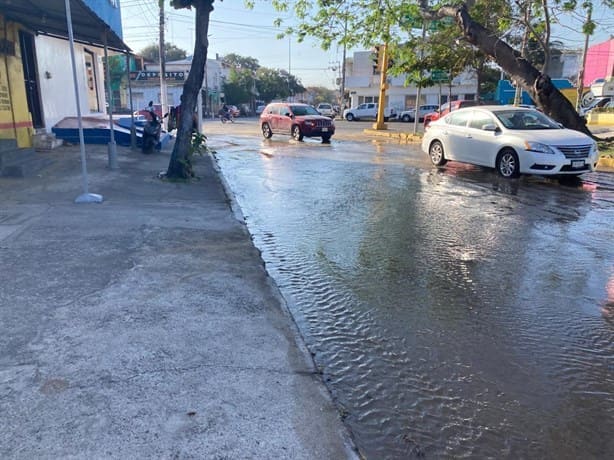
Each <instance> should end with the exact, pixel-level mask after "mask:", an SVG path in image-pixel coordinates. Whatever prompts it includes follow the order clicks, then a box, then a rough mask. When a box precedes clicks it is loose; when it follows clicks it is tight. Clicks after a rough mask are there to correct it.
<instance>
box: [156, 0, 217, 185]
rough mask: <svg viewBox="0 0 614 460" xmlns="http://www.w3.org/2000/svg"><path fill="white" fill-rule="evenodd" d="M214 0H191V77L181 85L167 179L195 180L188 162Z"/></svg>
mask: <svg viewBox="0 0 614 460" xmlns="http://www.w3.org/2000/svg"><path fill="white" fill-rule="evenodd" d="M213 1H214V0H194V1H193V2H192V6H194V7H195V9H196V24H195V26H196V41H195V43H194V54H193V56H192V65H191V67H190V73H189V74H188V78H187V80H186V82H185V83H184V85H183V95H182V97H181V99H182V100H181V119H180V125H179V126H178V127H177V140H176V141H175V147H174V148H173V153H172V155H171V159H170V162H169V164H168V170H167V171H166V177H168V178H169V179H189V178H191V177H193V176H194V173H193V171H192V164H191V162H190V156H191V151H190V149H191V144H192V123H193V120H194V110H195V109H196V102H197V100H198V93H199V92H200V89H201V87H202V85H203V79H204V77H205V64H206V63H207V49H208V47H209V39H208V38H207V36H208V34H209V16H210V14H211V11H213Z"/></svg>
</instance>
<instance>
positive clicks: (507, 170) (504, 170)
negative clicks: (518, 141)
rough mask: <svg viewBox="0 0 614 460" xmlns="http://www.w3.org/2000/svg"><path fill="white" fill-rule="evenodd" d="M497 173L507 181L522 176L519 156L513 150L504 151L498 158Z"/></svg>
mask: <svg viewBox="0 0 614 460" xmlns="http://www.w3.org/2000/svg"><path fill="white" fill-rule="evenodd" d="M496 166H497V172H498V173H499V174H500V175H501V176H502V177H505V178H506V179H510V178H513V177H518V176H519V174H520V163H519V161H518V155H516V152H514V150H512V149H503V150H501V152H500V153H499V155H498V156H497V163H496Z"/></svg>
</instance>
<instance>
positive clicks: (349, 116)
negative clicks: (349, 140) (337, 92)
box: [345, 113, 354, 121]
mask: <svg viewBox="0 0 614 460" xmlns="http://www.w3.org/2000/svg"><path fill="white" fill-rule="evenodd" d="M345 119H346V120H347V121H354V115H352V114H351V113H348V114H347V115H346V116H345Z"/></svg>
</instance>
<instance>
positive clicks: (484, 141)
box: [422, 106, 599, 178]
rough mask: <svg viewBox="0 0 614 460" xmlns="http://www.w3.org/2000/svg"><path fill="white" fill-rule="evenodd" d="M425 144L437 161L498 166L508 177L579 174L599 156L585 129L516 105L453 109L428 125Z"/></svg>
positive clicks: (424, 138) (435, 161)
mask: <svg viewBox="0 0 614 460" xmlns="http://www.w3.org/2000/svg"><path fill="white" fill-rule="evenodd" d="M422 150H423V151H424V152H425V153H427V154H428V155H429V157H430V159H431V162H432V163H433V164H434V165H435V166H443V165H444V164H445V163H446V162H447V161H448V160H452V161H459V162H463V163H470V164H474V165H479V166H487V167H490V168H495V169H496V170H497V172H498V173H499V174H500V175H501V176H503V177H506V178H510V177H517V176H518V175H520V174H537V175H543V176H559V175H560V176H563V175H575V176H577V175H580V174H583V173H586V172H590V171H593V170H594V169H595V167H596V166H597V161H598V159H599V151H598V150H597V143H596V142H595V141H593V140H592V139H591V138H590V137H589V136H587V135H586V134H583V133H581V132H578V131H574V130H571V129H566V128H563V127H562V126H561V125H560V124H559V123H557V122H555V121H554V120H552V119H551V118H549V117H547V116H546V115H544V114H543V113H541V112H539V111H537V110H533V109H527V108H520V107H512V106H479V107H468V108H465V109H459V110H455V111H453V112H451V113H449V114H448V115H446V116H445V117H443V118H440V119H439V120H437V121H434V122H432V123H431V124H430V125H429V127H428V129H427V130H426V132H425V133H424V137H423V138H422Z"/></svg>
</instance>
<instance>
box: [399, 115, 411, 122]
mask: <svg viewBox="0 0 614 460" xmlns="http://www.w3.org/2000/svg"><path fill="white" fill-rule="evenodd" d="M401 120H402V121H404V122H405V123H409V122H410V121H414V120H413V119H412V118H411V117H410V116H409V115H407V114H405V115H403V116H402V117H401Z"/></svg>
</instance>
